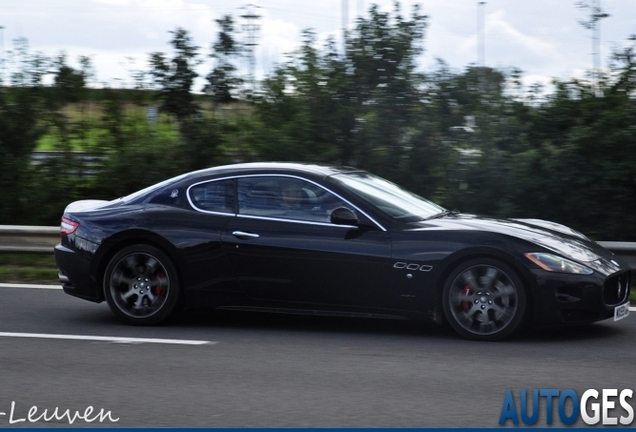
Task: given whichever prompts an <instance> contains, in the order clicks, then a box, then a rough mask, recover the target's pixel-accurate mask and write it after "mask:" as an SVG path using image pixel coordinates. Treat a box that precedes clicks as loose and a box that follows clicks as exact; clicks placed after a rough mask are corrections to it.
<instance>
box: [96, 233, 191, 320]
mask: <svg viewBox="0 0 636 432" xmlns="http://www.w3.org/2000/svg"><path fill="white" fill-rule="evenodd" d="M104 295H105V297H106V301H107V302H108V306H109V307H110V309H111V310H112V311H113V313H115V315H117V316H118V317H120V318H122V319H123V320H124V321H126V322H128V323H130V324H135V325H153V324H158V323H159V322H161V321H163V320H165V319H166V318H168V317H169V316H170V314H171V313H172V312H173V311H174V309H175V307H176V305H177V300H178V298H179V282H178V278H177V273H176V270H175V267H174V265H173V264H172V261H171V260H170V259H169V258H168V256H166V254H164V253H163V252H162V251H160V250H159V249H157V248H155V247H152V246H149V245H143V244H141V245H134V246H129V247H126V248H124V249H122V250H121V251H119V252H118V253H116V254H115V256H114V257H113V258H112V259H111V260H110V263H109V264H108V267H107V268H106V272H105V274H104Z"/></svg>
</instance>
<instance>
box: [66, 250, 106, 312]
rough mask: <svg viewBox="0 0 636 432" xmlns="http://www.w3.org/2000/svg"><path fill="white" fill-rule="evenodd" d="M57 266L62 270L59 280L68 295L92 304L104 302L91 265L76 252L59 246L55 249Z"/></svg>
mask: <svg viewBox="0 0 636 432" xmlns="http://www.w3.org/2000/svg"><path fill="white" fill-rule="evenodd" d="M54 254H55V264H56V265H57V268H58V269H60V273H59V278H60V283H61V284H62V288H63V289H64V292H65V293H66V294H69V295H72V296H74V297H79V298H81V299H84V300H90V301H92V302H96V303H99V302H102V301H104V297H103V294H102V291H101V290H100V289H99V288H98V287H97V284H96V283H95V281H94V280H93V278H91V276H90V274H89V272H88V269H89V267H90V263H89V262H88V261H87V260H86V259H85V258H82V257H81V256H80V255H79V254H77V253H75V251H73V250H71V249H69V248H67V247H66V246H63V245H61V244H58V245H57V246H55V249H54Z"/></svg>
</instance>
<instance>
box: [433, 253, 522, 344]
mask: <svg viewBox="0 0 636 432" xmlns="http://www.w3.org/2000/svg"><path fill="white" fill-rule="evenodd" d="M442 298H443V306H444V314H445V315H446V319H447V320H448V322H449V323H450V325H451V326H452V327H453V328H454V329H455V330H456V331H457V332H458V333H459V334H460V335H462V336H464V337H465V338H468V339H473V340H490V341H493V340H500V339H503V338H505V337H507V336H510V335H511V334H513V333H514V332H515V331H516V330H518V329H519V327H520V326H521V324H522V323H523V320H524V318H525V315H526V293H525V289H524V286H523V282H522V281H521V279H520V278H519V277H518V276H517V274H516V273H515V272H514V270H513V269H512V268H511V267H510V266H509V265H507V264H506V263H504V262H503V261H500V260H497V259H491V258H476V259H472V260H469V261H466V262H464V263H462V264H460V265H459V266H458V267H457V268H456V269H455V270H453V272H452V273H451V274H450V276H449V277H448V279H447V281H446V284H445V286H444V292H443V297H442Z"/></svg>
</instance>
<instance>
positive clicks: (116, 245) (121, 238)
mask: <svg viewBox="0 0 636 432" xmlns="http://www.w3.org/2000/svg"><path fill="white" fill-rule="evenodd" d="M138 244H144V245H147V246H152V247H155V248H157V249H159V250H160V251H161V252H163V253H164V254H166V256H167V257H168V258H169V259H170V260H171V261H172V263H173V264H174V267H175V272H176V273H177V277H178V279H179V281H178V282H179V285H180V286H181V288H182V289H181V290H180V294H179V295H180V297H181V298H183V296H184V291H185V290H184V289H183V287H184V283H185V281H184V279H183V274H182V268H183V262H182V260H181V259H180V258H179V253H178V250H177V248H176V247H175V246H174V245H173V244H172V243H171V242H170V241H168V240H167V239H166V238H164V237H161V236H159V235H157V234H155V233H152V232H150V231H146V230H142V229H132V230H127V231H122V232H120V233H117V234H116V235H114V236H112V237H110V238H108V239H107V240H105V241H104V242H103V243H102V245H101V246H100V247H99V249H98V250H97V252H96V253H95V256H94V259H93V261H92V264H91V270H90V274H91V275H92V276H93V278H94V279H95V283H96V285H97V287H98V288H99V290H98V293H99V295H100V297H101V299H102V300H105V297H104V287H103V279H104V276H105V272H106V268H107V267H108V263H109V262H110V260H111V259H112V258H113V257H114V256H115V254H117V252H119V251H120V250H122V249H124V248H126V247H128V246H133V245H138Z"/></svg>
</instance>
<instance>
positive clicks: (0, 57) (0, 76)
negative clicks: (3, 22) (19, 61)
mask: <svg viewBox="0 0 636 432" xmlns="http://www.w3.org/2000/svg"><path fill="white" fill-rule="evenodd" d="M3 85H4V26H0V86H3Z"/></svg>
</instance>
